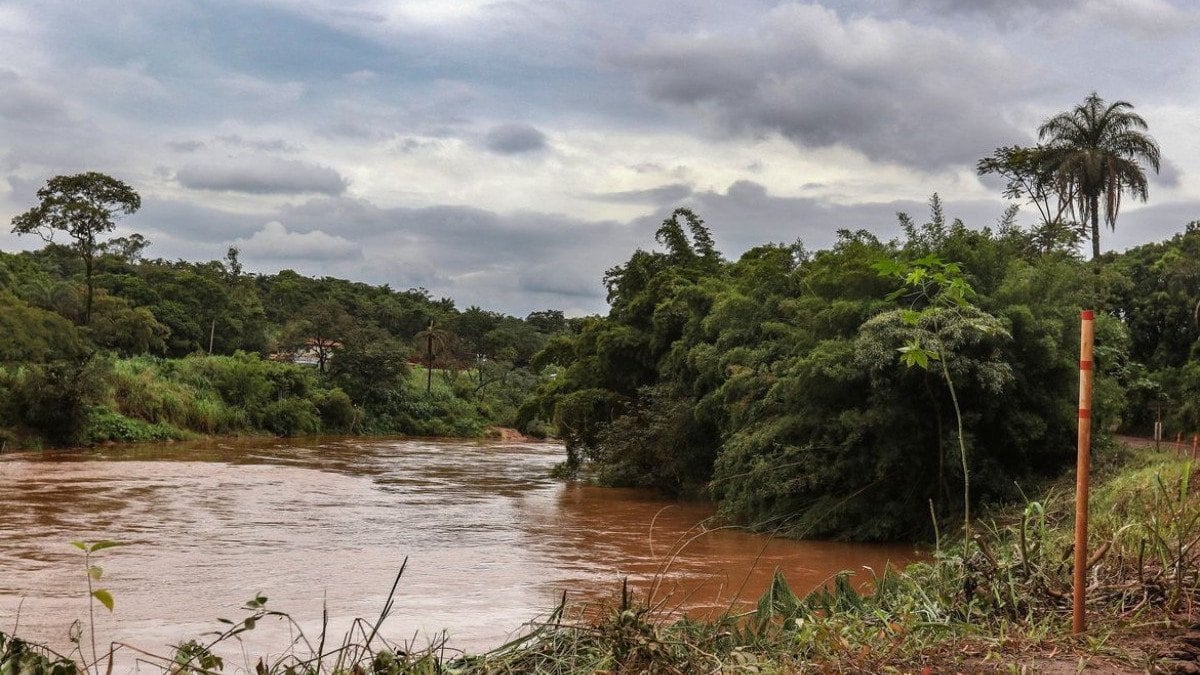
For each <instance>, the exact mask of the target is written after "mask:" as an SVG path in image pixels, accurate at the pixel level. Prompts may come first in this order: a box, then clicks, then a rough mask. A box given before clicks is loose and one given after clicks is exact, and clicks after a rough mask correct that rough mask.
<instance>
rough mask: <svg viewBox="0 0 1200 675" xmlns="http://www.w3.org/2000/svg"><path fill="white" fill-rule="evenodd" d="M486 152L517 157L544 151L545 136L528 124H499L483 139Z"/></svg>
mask: <svg viewBox="0 0 1200 675" xmlns="http://www.w3.org/2000/svg"><path fill="white" fill-rule="evenodd" d="M483 145H484V147H486V148H487V149H488V150H491V151H492V152H495V153H497V154H501V155H519V154H523V153H527V152H538V151H540V150H545V149H546V134H543V133H542V132H541V131H538V130H537V129H536V128H535V127H532V126H530V125H528V124H499V125H496V126H494V127H492V128H491V129H489V130H488V132H487V134H485V135H484V137H483Z"/></svg>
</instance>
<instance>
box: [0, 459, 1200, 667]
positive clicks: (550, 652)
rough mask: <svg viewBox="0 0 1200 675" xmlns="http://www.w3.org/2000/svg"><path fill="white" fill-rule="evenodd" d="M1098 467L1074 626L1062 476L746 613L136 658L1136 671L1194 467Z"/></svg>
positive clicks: (1186, 555)
mask: <svg viewBox="0 0 1200 675" xmlns="http://www.w3.org/2000/svg"><path fill="white" fill-rule="evenodd" d="M1097 467H1098V471H1097V475H1096V477H1095V478H1096V480H1095V483H1094V484H1095V489H1094V491H1093V493H1092V499H1091V513H1092V527H1091V533H1092V540H1091V542H1090V544H1089V550H1090V551H1091V555H1090V559H1091V560H1090V566H1089V572H1088V576H1087V578H1088V585H1087V591H1086V597H1087V607H1088V612H1089V616H1090V624H1089V630H1088V631H1087V633H1086V634H1084V635H1082V636H1079V637H1074V636H1072V635H1071V633H1070V621H1071V616H1070V595H1071V557H1072V556H1071V545H1072V541H1073V537H1072V532H1071V529H1072V527H1073V495H1072V493H1071V490H1070V489H1068V488H1067V486H1066V484H1065V483H1064V484H1061V485H1057V486H1051V487H1049V488H1048V489H1047V490H1046V491H1045V492H1044V494H1043V495H1042V497H1041V498H1040V499H1038V500H1030V501H1027V502H1026V503H1024V504H1019V505H1016V506H1010V507H1005V508H1000V509H993V511H992V512H991V513H990V514H989V515H990V517H985V518H983V519H980V520H978V521H977V523H978V526H977V527H976V528H974V541H973V542H972V545H971V546H970V547H964V546H963V542H962V541H958V542H953V543H946V542H943V543H942V545H940V546H939V547H938V548H937V549H936V550H935V551H934V552H933V554H932V555H931V556H930V558H929V559H928V560H926V561H923V562H918V563H914V564H912V565H909V566H907V567H906V568H904V569H901V570H897V569H891V568H889V569H886V570H880V571H878V573H876V572H874V571H870V570H867V574H868V575H869V577H870V580H869V581H870V583H869V584H868V587H869V592H865V593H864V592H860V591H859V590H858V589H857V588H856V584H854V583H852V582H851V577H850V575H849V574H848V573H843V574H839V575H837V576H836V577H834V578H833V579H831V580H830V582H829V583H828V584H826V585H825V586H824V587H822V588H818V589H816V590H815V591H813V592H811V593H809V594H807V595H804V596H801V595H798V594H797V593H795V592H794V591H793V589H791V588H790V587H789V586H788V584H787V581H786V580H785V579H784V578H783V577H782V576H781V575H779V574H776V576H775V578H774V581H773V583H772V584H771V587H770V588H769V589H768V590H767V591H766V592H765V593H764V594H763V596H762V597H761V598H760V599H759V602H758V604H757V606H756V607H755V608H754V609H753V610H751V611H747V612H740V613H738V612H735V611H733V609H732V608H731V609H730V610H729V611H727V612H726V613H725V614H724V615H723V616H720V617H718V618H716V619H712V620H704V621H696V620H692V619H688V618H680V617H679V615H678V614H676V613H675V611H674V609H673V608H671V607H668V606H667V602H666V601H658V602H656V603H655V604H653V605H652V604H648V603H647V602H645V601H644V600H641V601H639V599H637V598H635V597H633V595H632V594H631V593H630V592H629V591H628V589H627V588H622V590H621V593H620V596H619V599H617V600H615V601H614V602H613V603H612V605H611V606H609V607H607V608H606V609H604V610H603V611H601V612H599V613H596V612H583V611H582V610H581V608H573V607H568V606H566V604H565V601H564V603H563V604H560V606H559V607H558V608H556V609H555V610H554V611H553V612H552V613H551V614H550V615H549V616H548V617H547V618H545V619H543V620H540V621H536V622H532V623H530V624H528V626H529V630H528V632H527V634H526V635H524V636H522V637H521V638H518V639H517V640H514V641H513V642H510V643H508V644H506V645H502V646H501V647H498V648H497V649H494V650H492V651H489V652H486V653H483V654H475V655H463V654H456V653H454V652H452V651H450V650H448V649H447V648H446V645H445V642H444V641H435V642H434V643H433V644H428V645H424V646H419V647H418V646H415V645H411V644H400V645H396V644H388V643H385V642H384V641H383V640H382V639H380V637H379V626H380V625H382V623H383V622H384V621H385V620H386V619H387V617H388V615H389V614H390V612H391V609H392V607H391V596H389V600H388V602H387V604H386V605H385V607H384V609H383V611H382V612H381V613H380V615H379V617H378V618H377V619H376V620H375V621H370V622H368V621H362V620H360V621H359V622H357V623H356V624H355V625H354V628H352V630H351V631H350V633H349V634H348V635H346V636H344V637H343V638H342V639H341V640H338V641H332V642H331V641H329V640H327V639H326V637H327V636H326V635H325V634H324V632H322V634H321V635H319V636H317V638H316V639H312V640H310V639H309V638H308V637H307V636H305V635H304V634H303V631H301V630H300V629H299V626H297V625H295V622H294V621H292V620H291V618H290V617H288V616H287V615H286V614H282V613H278V612H273V611H269V610H268V609H267V608H266V606H265V598H256V599H255V600H253V601H251V602H250V603H248V604H247V606H246V611H247V616H246V618H244V619H243V620H242V621H240V622H237V623H234V622H229V623H228V624H226V625H225V626H223V628H222V632H221V633H220V635H219V636H218V637H217V638H216V639H214V640H210V641H208V642H200V641H189V642H187V643H184V644H182V645H180V647H179V648H178V649H177V650H176V651H175V653H173V654H169V655H165V656H155V655H152V654H148V653H147V652H144V651H141V650H137V653H138V654H139V655H140V657H141V658H142V659H143V660H144V662H146V663H152V664H157V665H158V666H159V667H160V668H162V669H163V670H164V671H169V672H172V673H210V672H218V671H221V670H222V669H223V668H224V663H223V662H221V661H220V659H218V658H217V657H215V655H214V654H213V652H212V650H213V649H214V648H215V647H216V646H217V645H218V644H219V643H220V642H222V641H224V640H228V639H232V638H235V637H236V636H237V635H238V634H239V633H241V632H244V631H246V630H252V629H253V628H254V625H255V624H257V623H258V622H260V621H262V620H266V619H278V620H282V621H287V622H290V624H291V625H293V627H294V630H296V631H297V633H298V635H299V637H298V638H297V639H296V640H295V641H294V642H293V643H292V645H291V648H290V649H288V650H287V651H286V653H285V655H284V656H281V657H277V658H275V659H274V660H264V661H260V662H259V665H254V666H251V664H249V663H247V664H246V667H247V669H253V670H254V671H255V672H258V673H263V674H270V675H295V674H300V673H304V674H308V675H318V674H319V673H347V674H357V673H375V674H380V675H386V674H393V673H395V674H399V673H415V674H425V673H429V674H433V673H438V674H458V673H463V674H466V673H598V672H604V673H643V672H649V673H668V674H670V673H679V674H683V673H791V672H804V671H817V672H856V673H857V672H915V671H921V670H923V669H925V668H929V669H931V670H933V671H934V672H944V671H963V670H966V671H980V670H998V671H1000V672H1006V671H1005V670H1003V669H1005V668H1008V669H1011V670H1012V671H1013V672H1020V669H1021V668H1022V667H1025V666H1032V667H1034V668H1040V667H1044V666H1045V665H1046V664H1047V663H1051V662H1057V663H1058V664H1059V665H1060V666H1062V667H1064V668H1066V669H1067V670H1068V671H1071V670H1074V669H1075V667H1076V666H1079V665H1080V664H1085V663H1089V662H1091V663H1094V662H1104V663H1107V664H1108V665H1109V666H1112V667H1116V668H1124V669H1127V670H1129V671H1131V672H1137V671H1143V670H1148V669H1150V668H1152V667H1158V666H1161V665H1162V663H1163V659H1164V655H1163V653H1162V651H1163V649H1162V645H1163V644H1164V642H1163V639H1164V638H1163V636H1164V635H1171V634H1175V633H1178V632H1180V631H1184V630H1187V629H1189V627H1192V628H1194V627H1197V626H1200V624H1198V623H1197V622H1198V621H1200V612H1198V610H1200V548H1198V546H1197V544H1198V542H1200V494H1198V492H1197V490H1196V488H1195V486H1194V485H1193V483H1194V482H1195V479H1196V469H1195V467H1193V465H1192V464H1191V462H1189V461H1185V460H1181V459H1178V458H1176V457H1174V456H1170V455H1166V454H1152V455H1139V456H1128V455H1127V456H1124V457H1123V458H1113V457H1110V456H1103V457H1098V461H1097ZM965 551H966V552H969V553H967V554H966V555H965V556H964V552H965ZM402 574H403V569H402V570H401V575H402ZM400 581H401V578H400V575H398V576H397V579H396V583H397V585H398V584H399V583H400ZM396 587H397V586H396V585H394V586H393V589H392V593H393V594H394V593H395V592H396ZM564 598H565V596H564ZM6 640H7V641H6ZM120 648H121V649H129V650H133V649H134V648H132V647H129V646H121V647H120ZM33 653H37V654H40V656H39V657H38V658H41V659H43V660H42V661H40V662H38V663H40V664H41V665H40V666H39V667H41V668H42V670H37V669H36V668H34V669H30V670H26V671H21V672H30V673H40V672H47V673H48V672H70V671H53V670H52V669H53V668H55V667H63V666H62V664H63V663H64V661H63V660H61V658H59V657H57V656H56V655H54V654H51V653H48V652H45V651H44V650H43V651H38V650H32V651H31V648H29V647H28V646H27V645H24V643H19V641H15V640H13V639H11V638H5V637H4V636H2V635H0V672H7V671H4V668H5V667H6V664H8V663H21V664H27V663H32V661H31V660H30V659H33V658H34V657H32V656H30V654H33ZM55 664H58V665H55ZM99 666H100V664H96V663H83V665H82V666H80V669H81V670H82V669H89V668H91V669H98V668H99Z"/></svg>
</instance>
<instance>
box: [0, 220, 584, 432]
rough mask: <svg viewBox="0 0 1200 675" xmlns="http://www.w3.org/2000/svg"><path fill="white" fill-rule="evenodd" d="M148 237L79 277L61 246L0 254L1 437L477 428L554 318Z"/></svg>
mask: <svg viewBox="0 0 1200 675" xmlns="http://www.w3.org/2000/svg"><path fill="white" fill-rule="evenodd" d="M146 245H147V242H146V241H145V240H144V239H142V238H141V237H139V236H136V235H135V236H133V237H129V238H120V239H116V240H112V241H110V242H108V243H106V244H105V245H104V246H103V247H102V248H101V249H100V250H99V251H98V252H97V255H96V256H95V260H94V261H93V262H92V264H91V268H92V269H90V270H89V269H85V262H84V261H83V260H81V258H80V255H79V254H78V250H77V249H76V248H72V247H66V246H59V245H55V244H50V245H47V246H45V247H44V248H42V249H41V250H38V251H27V252H20V253H3V252H0V443H4V444H5V445H6V446H8V447H10V448H12V447H16V446H38V445H72V444H81V443H95V442H101V441H105V440H141V439H152V438H180V437H186V436H188V435H189V434H190V433H193V432H199V433H241V432H256V431H257V432H267V433H277V434H285V435H290V434H304V433H318V432H338V433H348V432H354V433H359V432H371V433H412V434H453V435H478V434H479V433H481V432H482V430H483V429H484V427H486V426H487V425H493V424H499V425H511V424H512V423H513V421H514V417H515V412H516V409H517V407H518V406H519V404H520V402H521V401H522V400H523V398H524V396H525V395H526V394H527V393H528V391H529V389H530V388H531V387H532V386H533V384H534V383H535V380H536V376H535V375H534V374H533V373H531V372H530V371H529V370H528V367H527V366H528V364H529V362H530V359H531V358H532V356H533V355H534V354H535V353H536V352H538V351H539V350H540V349H541V347H542V345H543V344H544V343H545V341H546V340H547V338H548V337H550V336H553V335H556V334H560V333H563V332H565V331H567V330H568V329H569V328H568V325H569V322H568V320H566V319H564V317H563V314H562V312H558V311H545V312H535V313H533V314H530V315H529V316H528V317H526V318H524V319H521V318H517V317H512V316H506V315H503V314H500V313H497V312H491V311H486V310H483V309H480V308H478V307H469V308H467V309H465V310H459V309H458V308H456V307H455V305H454V302H453V301H452V300H449V299H446V298H441V299H434V298H432V297H431V296H430V295H429V293H427V292H426V291H424V290H422V289H410V290H405V291H396V290H393V289H391V288H389V287H387V286H372V285H368V284H363V283H354V282H350V281H344V280H341V279H333V278H328V277H326V278H319V279H316V278H310V277H306V276H303V275H300V274H297V273H296V272H293V271H291V270H284V271H282V272H279V273H278V274H269V275H260V274H248V273H246V272H244V270H243V268H242V265H241V263H240V261H239V260H238V252H237V250H236V249H230V251H229V254H228V255H227V257H226V258H225V259H224V260H222V261H210V262H200V263H196V262H185V261H182V260H180V261H169V260H162V259H146V258H144V257H143V252H144V249H145V248H146ZM89 272H90V280H91V286H92V287H93V288H92V293H91V294H92V299H91V301H90V302H89V301H88V299H87V298H88V290H89V288H88V284H87V279H88V277H89V274H88V273H89ZM89 305H90V307H89ZM297 362H299V363H304V364H308V365H299V364H298V363H297ZM427 370H428V371H431V372H426V371H427ZM416 371H420V372H416ZM534 426H535V428H534V430H535V431H537V430H538V429H537V428H536V425H534Z"/></svg>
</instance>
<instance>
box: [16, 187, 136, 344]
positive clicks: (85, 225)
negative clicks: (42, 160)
mask: <svg viewBox="0 0 1200 675" xmlns="http://www.w3.org/2000/svg"><path fill="white" fill-rule="evenodd" d="M37 196H38V199H39V200H40V201H39V203H38V205H37V206H35V207H33V208H32V209H30V210H28V211H26V212H25V213H22V214H21V215H19V216H17V217H15V218H13V220H12V224H13V228H12V231H13V233H14V234H31V233H32V234H37V235H38V236H39V237H41V238H42V239H43V240H44V241H46V242H53V241H54V235H55V233H56V232H65V233H67V236H69V237H70V238H71V241H72V243H71V244H70V245H69V246H68V248H70V249H71V251H73V252H74V253H75V254H76V255H78V256H79V258H80V259H81V260H82V261H83V268H84V279H85V281H86V283H87V301H86V305H85V306H84V310H83V323H84V324H85V325H86V324H88V323H90V322H91V319H92V296H93V294H94V293H93V290H94V289H93V285H92V275H93V272H94V271H95V265H96V257H97V256H98V255H100V254H101V253H103V251H104V242H103V241H100V237H101V236H102V235H103V234H104V233H106V232H111V231H112V230H113V229H114V228H116V226H117V221H116V217H117V215H118V214H130V213H133V212H135V211H137V210H138V209H139V208H141V206H142V198H141V197H139V196H138V193H137V192H135V191H134V189H133V188H131V187H129V186H128V185H126V184H125V183H123V182H121V181H119V180H117V179H116V178H113V177H111V176H106V175H105V174H102V173H99V172H96V171H89V172H87V173H80V174H75V175H73V176H55V177H54V178H51V179H50V180H48V181H46V185H45V187H43V188H42V189H40V190H38V191H37Z"/></svg>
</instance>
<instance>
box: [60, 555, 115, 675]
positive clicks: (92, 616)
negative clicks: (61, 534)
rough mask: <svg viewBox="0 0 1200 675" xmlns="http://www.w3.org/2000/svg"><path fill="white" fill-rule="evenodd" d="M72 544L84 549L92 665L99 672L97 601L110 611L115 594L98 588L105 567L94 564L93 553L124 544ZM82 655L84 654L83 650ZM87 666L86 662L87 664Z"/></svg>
mask: <svg viewBox="0 0 1200 675" xmlns="http://www.w3.org/2000/svg"><path fill="white" fill-rule="evenodd" d="M71 545H72V546H74V547H75V548H77V549H79V550H80V551H83V567H84V571H85V573H86V575H87V587H88V635H89V636H90V638H91V643H92V661H91V667H92V668H95V669H96V672H97V673H98V672H99V668H100V656H99V652H98V651H97V650H96V603H97V602H98V603H100V604H101V605H103V606H104V608H105V609H107V610H108V611H109V612H110V613H111V612H112V611H113V596H112V593H111V592H109V591H108V589H104V588H96V587H95V583H96V582H98V581H100V579H101V578H102V577H103V576H104V569H103V568H101V567H100V566H99V565H94V564H92V555H93V554H94V553H98V552H100V551H103V550H105V549H109V548H114V547H116V546H122V545H123V544H121V543H120V542H116V541H111V540H108V539H101V540H99V541H90V542H89V541H73V542H71ZM80 656H81V657H82V656H83V653H82V650H81V651H80ZM85 667H87V666H86V664H85Z"/></svg>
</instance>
